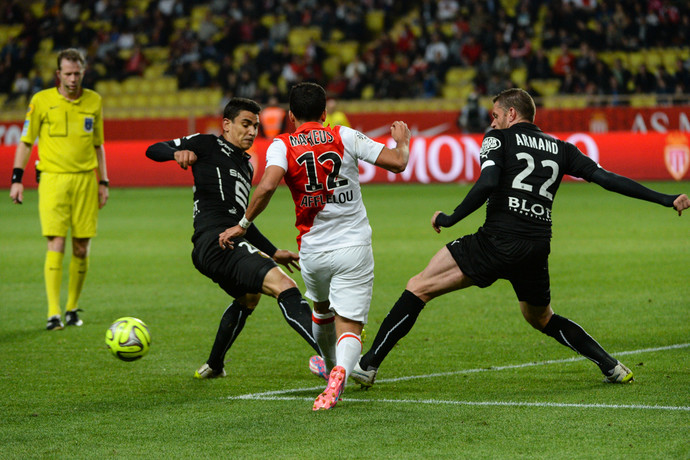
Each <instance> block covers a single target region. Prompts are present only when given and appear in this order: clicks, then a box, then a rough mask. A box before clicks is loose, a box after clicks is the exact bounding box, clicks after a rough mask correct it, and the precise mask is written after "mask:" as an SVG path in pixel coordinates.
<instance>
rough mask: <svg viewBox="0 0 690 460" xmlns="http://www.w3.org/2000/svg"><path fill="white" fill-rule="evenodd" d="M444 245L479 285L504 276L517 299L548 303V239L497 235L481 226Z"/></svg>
mask: <svg viewBox="0 0 690 460" xmlns="http://www.w3.org/2000/svg"><path fill="white" fill-rule="evenodd" d="M446 247H447V248H448V250H449V251H450V253H451V255H452V256H453V258H454V259H455V262H457V264H458V267H460V270H462V272H463V273H464V274H465V275H467V276H468V277H470V278H471V279H472V280H473V281H474V282H475V284H476V285H477V286H479V287H480V288H484V287H487V286H490V285H491V284H493V283H494V281H496V280H497V279H506V280H508V281H510V283H511V284H512V285H513V290H514V291H515V294H516V295H517V298H518V300H520V301H523V302H528V303H530V304H531V305H535V306H539V307H545V306H547V305H549V303H550V302H551V289H550V282H549V252H550V251H551V249H550V242H549V241H548V240H545V241H541V240H527V239H520V238H516V237H514V236H507V235H496V234H493V233H488V232H487V231H486V230H484V229H483V228H480V229H479V230H478V231H477V233H474V234H472V235H467V236H463V237H462V238H459V239H457V240H455V241H451V242H450V243H448V244H447V245H446Z"/></svg>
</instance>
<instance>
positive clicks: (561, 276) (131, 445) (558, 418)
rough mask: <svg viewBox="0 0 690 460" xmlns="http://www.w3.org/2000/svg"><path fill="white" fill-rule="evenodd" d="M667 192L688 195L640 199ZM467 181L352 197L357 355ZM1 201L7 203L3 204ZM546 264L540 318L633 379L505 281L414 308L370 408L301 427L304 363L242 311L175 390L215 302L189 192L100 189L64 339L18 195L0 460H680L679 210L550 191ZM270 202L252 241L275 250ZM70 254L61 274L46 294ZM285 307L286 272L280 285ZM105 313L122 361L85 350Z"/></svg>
mask: <svg viewBox="0 0 690 460" xmlns="http://www.w3.org/2000/svg"><path fill="white" fill-rule="evenodd" d="M649 185H650V186H651V187H653V188H656V189H658V190H661V191H664V192H667V193H674V192H675V193H680V192H688V191H689V190H688V182H683V183H653V184H649ZM468 190H469V186H467V185H408V186H400V185H394V186H374V185H371V186H365V187H364V188H363V194H364V200H365V204H366V206H367V210H368V213H369V218H370V221H371V225H372V228H373V231H374V256H375V260H376V272H375V273H376V280H375V283H374V298H373V302H372V306H371V311H370V315H369V324H368V325H367V326H366V329H365V330H366V336H367V338H366V339H365V343H364V346H365V349H368V347H369V346H370V344H371V341H372V340H373V336H374V335H375V334H376V331H377V330H378V327H379V325H380V323H381V321H382V320H383V318H384V317H385V315H386V313H387V312H388V310H389V309H390V308H391V306H392V305H393V303H394V302H395V301H396V300H397V298H398V297H399V295H400V293H401V292H402V290H403V289H404V287H405V284H406V282H407V280H408V278H410V277H411V276H412V275H414V274H416V273H417V272H419V271H420V270H421V269H422V268H424V266H425V265H426V263H427V262H428V260H429V259H430V257H431V256H432V255H433V254H434V253H435V252H436V251H437V250H438V249H440V248H441V246H442V245H443V244H445V243H446V242H448V241H450V240H451V239H454V238H457V237H458V236H460V235H464V234H466V233H470V232H474V231H475V230H476V228H477V227H478V226H479V225H481V222H482V220H483V217H484V211H483V210H480V211H477V212H476V213H475V214H474V215H472V216H471V217H470V218H468V219H466V220H465V221H463V222H460V223H459V224H457V225H456V226H455V227H454V228H452V229H444V231H443V232H442V234H441V235H437V234H435V233H434V232H433V231H432V229H431V226H430V224H429V219H430V217H431V215H432V214H433V212H434V211H435V210H437V209H439V210H444V211H452V209H453V208H454V207H455V206H456V205H457V203H459V202H460V200H461V199H462V197H463V196H464V195H465V194H466V193H467V191H468ZM4 193H7V191H6V190H5V192H4ZM553 216H554V238H553V241H552V251H551V259H550V267H551V268H550V271H551V277H552V300H553V303H552V305H553V307H554V310H555V311H556V312H558V313H560V314H561V315H564V316H567V317H569V318H571V319H573V320H574V321H576V322H578V323H579V324H581V325H582V326H583V327H584V328H585V329H586V330H587V331H588V332H589V333H590V334H592V335H593V336H594V337H595V338H596V339H597V340H598V341H599V342H600V343H601V344H602V345H603V346H604V347H605V348H606V349H607V350H608V351H609V352H611V353H612V354H614V355H615V356H617V357H619V359H620V360H621V361H623V362H624V363H626V364H627V365H628V366H629V367H630V368H631V369H633V371H634V372H635V375H636V382H634V383H633V384H631V385H627V386H619V385H605V384H603V383H602V382H601V375H600V373H599V370H598V368H597V367H596V366H595V365H594V364H592V363H590V362H588V361H586V360H583V359H581V358H579V357H578V356H576V355H575V354H574V353H573V352H571V351H570V350H569V349H566V348H565V347H563V346H561V345H559V344H558V343H556V342H555V341H554V340H553V339H551V338H549V337H546V336H545V335H543V334H541V333H539V332H537V331H535V330H532V329H531V328H530V326H529V325H528V324H527V323H526V322H525V321H524V320H523V319H522V316H521V314H520V312H519V308H518V306H517V301H516V299H515V297H514V294H513V292H512V290H511V288H510V285H509V283H507V282H505V281H499V282H497V283H496V284H495V285H493V286H492V287H490V288H488V289H478V288H470V289H466V290H464V291H460V292H455V293H452V294H449V295H446V296H443V297H441V298H439V299H436V300H434V301H432V302H431V303H430V304H429V305H427V307H426V308H425V310H424V311H423V312H422V314H421V315H420V317H419V320H418V321H417V324H416V326H415V328H413V330H412V331H411V333H410V334H409V335H408V336H407V337H406V338H405V339H403V340H402V341H401V342H400V343H399V344H398V346H397V347H396V348H395V349H394V350H393V352H392V353H391V354H390V355H389V357H388V359H387V360H386V361H385V362H384V364H383V366H382V367H381V369H380V371H379V377H378V378H379V380H378V381H377V384H376V385H375V386H374V388H372V389H371V390H369V391H363V390H361V389H359V388H356V387H354V386H348V387H347V388H346V391H345V393H344V395H343V401H342V402H341V403H340V404H338V406H337V407H336V408H335V409H334V410H331V411H321V412H317V413H313V412H312V411H311V405H312V402H313V400H314V398H315V397H316V396H317V395H318V393H319V392H320V391H321V389H322V386H323V385H322V382H321V381H319V380H317V379H316V378H315V377H313V376H312V375H311V374H310V373H309V371H308V367H307V362H308V359H309V357H310V355H311V350H310V349H309V348H308V347H307V346H306V345H305V344H304V343H303V342H302V341H301V339H300V338H299V336H298V335H297V334H295V333H294V332H293V331H292V329H290V328H289V327H288V326H287V325H286V324H285V322H284V320H283V318H282V315H281V314H280V312H279V310H278V308H277V305H276V302H275V300H274V299H271V298H268V297H266V298H264V299H262V301H261V303H260V304H259V307H258V308H257V310H256V311H255V313H254V314H253V315H252V316H251V317H250V318H249V320H248V322H247V325H246V327H245V329H244V331H243V333H242V335H241V336H240V337H239V339H238V341H237V342H236V343H235V345H234V346H233V348H232V349H231V351H230V353H229V354H228V362H227V363H226V369H227V371H228V374H229V375H228V378H226V379H219V380H213V381H197V380H194V379H192V375H193V373H194V370H195V369H196V368H197V367H198V366H199V365H201V364H202V363H203V362H204V361H205V360H206V358H207V355H208V351H209V349H210V345H211V343H212V340H213V337H214V334H215V330H216V327H217V323H218V320H219V318H220V315H221V314H222V312H223V310H224V308H225V307H226V306H227V304H228V303H229V298H228V297H227V296H226V295H225V294H224V293H223V292H222V291H221V290H220V289H219V288H218V287H217V286H215V285H214V284H213V283H212V282H211V281H210V280H208V279H206V278H204V277H203V276H202V275H200V274H199V273H197V272H196V271H195V269H194V267H193V266H192V263H191V259H190V251H191V247H192V246H191V242H190V237H191V233H192V198H191V190H190V189H189V188H161V189H155V188H152V189H119V188H113V189H112V191H111V198H110V202H109V203H108V205H107V206H106V207H105V208H104V209H103V210H102V212H101V217H100V223H99V235H98V237H97V238H96V239H95V240H94V241H93V245H92V254H91V267H90V271H89V275H88V279H87V281H86V286H85V289H84V292H83V295H82V299H81V302H80V306H81V307H82V308H83V310H84V311H83V313H82V315H81V316H82V318H83V319H84V323H85V324H84V326H83V327H81V328H68V329H66V330H63V331H56V332H47V331H45V330H44V327H45V315H46V307H45V292H44V287H43V261H44V255H45V242H44V239H43V238H42V237H41V236H40V228H39V223H38V212H37V196H36V193H35V191H28V192H27V194H26V196H25V202H24V205H22V206H15V205H12V204H11V202H10V200H9V198H8V197H7V195H5V198H4V199H3V200H0V222H1V226H0V237H1V241H2V243H1V245H0V261H1V263H0V311H1V312H2V315H1V318H2V324H1V325H0V386H1V388H2V399H1V401H2V402H0V407H1V408H2V410H1V412H2V415H1V416H0V457H2V458H6V459H26V458H137V457H138V458H257V459H263V458H295V459H302V458H315V459H316V458H352V459H358V458H419V459H426V458H506V459H508V458H509V459H514V458H530V459H532V458H544V459H545V458H567V459H572V458H604V457H606V458H622V457H628V458H654V459H658V458H672V459H677V458H689V456H690V308H689V306H690V283H689V282H688V275H690V241H689V240H688V236H689V235H690V213H689V214H688V215H684V216H682V217H677V216H676V215H675V213H674V211H672V210H670V209H665V208H662V207H660V206H657V205H653V204H650V203H646V202H641V201H638V200H632V199H629V198H626V197H622V196H620V195H616V194H613V193H609V192H606V191H604V190H603V189H601V188H599V187H598V186H596V185H588V184H579V183H567V184H564V185H562V187H561V191H560V192H559V195H558V198H557V200H556V203H555V206H554V209H553ZM293 223H294V214H293V207H292V202H291V199H290V197H289V194H288V193H287V190H285V189H284V188H281V189H279V191H278V192H277V193H276V195H275V197H274V200H273V203H271V205H270V206H269V208H268V209H267V210H266V211H265V212H264V214H263V215H262V216H261V217H260V218H259V219H258V221H257V224H258V225H259V227H260V228H261V229H262V231H263V232H264V233H265V234H266V235H268V236H269V237H270V238H271V239H272V240H273V241H274V242H275V243H276V244H277V245H278V246H280V247H282V248H287V249H293V250H294V249H295V241H294V237H295V234H296V230H295V229H294V226H293ZM68 263H69V256H66V257H65V276H64V279H65V282H64V283H63V305H64V301H65V295H66V274H67V267H68V265H67V264H68ZM293 277H294V278H295V279H296V280H297V282H298V284H299V286H300V289H302V290H303V284H302V280H301V278H300V275H299V274H297V275H293ZM121 316H136V317H139V318H141V319H142V320H144V321H145V322H146V323H147V324H148V325H149V328H150V330H151V333H152V337H153V343H152V346H151V350H150V352H149V354H148V355H147V356H145V357H144V358H143V359H141V360H139V361H136V362H132V363H126V362H120V361H118V360H116V359H115V358H114V357H113V356H111V355H110V353H108V351H107V350H106V348H105V345H104V336H105V330H106V328H107V327H108V325H109V324H110V323H111V322H112V321H113V320H115V319H116V318H119V317H121Z"/></svg>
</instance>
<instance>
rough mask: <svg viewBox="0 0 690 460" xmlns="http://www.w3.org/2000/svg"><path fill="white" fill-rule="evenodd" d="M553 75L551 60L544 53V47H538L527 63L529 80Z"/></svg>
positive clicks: (542, 78)
mask: <svg viewBox="0 0 690 460" xmlns="http://www.w3.org/2000/svg"><path fill="white" fill-rule="evenodd" d="M551 77H552V73H551V62H549V58H548V57H547V56H546V53H544V49H543V48H537V49H536V50H535V51H534V54H532V56H530V59H529V61H528V63H527V78H528V79H529V80H534V79H537V80H539V79H541V80H544V79H548V78H551Z"/></svg>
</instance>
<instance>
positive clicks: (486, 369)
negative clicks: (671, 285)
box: [227, 343, 690, 407]
mask: <svg viewBox="0 0 690 460" xmlns="http://www.w3.org/2000/svg"><path fill="white" fill-rule="evenodd" d="M687 347H690V343H680V344H676V345H668V346H665V347H656V348H643V349H641V350H630V351H621V352H619V353H614V354H615V355H616V356H622V355H636V354H638V353H651V352H655V351H665V350H677V349H680V348H687ZM584 359H586V358H584V357H582V356H576V357H573V358H565V359H552V360H548V361H534V362H531V363H523V364H509V365H507V366H492V367H483V368H477V369H462V370H459V371H452V372H437V373H434V374H424V375H409V376H406V377H395V378H389V379H377V380H376V382H377V383H386V382H402V381H406V380H417V379H429V378H435V377H448V376H452V375H462V374H475V373H478V372H490V371H503V370H506V369H520V368H524V367H533V366H543V365H546V364H561V363H570V362H574V361H582V360H584ZM322 389H323V385H321V386H315V387H305V388H293V389H287V390H275V391H265V392H262V393H250V394H246V395H239V396H228V397H227V398H228V399H270V398H269V397H271V396H274V395H283V394H289V393H299V392H302V391H314V390H322ZM275 399H279V398H275ZM295 399H301V398H295ZM358 401H360V400H358ZM377 401H385V400H383V399H380V400H377ZM486 404H487V405H488V404H490V403H486ZM495 404H496V405H499V404H501V403H495ZM517 404H522V403H514V405H517ZM530 404H531V403H530ZM525 405H529V404H528V403H525ZM543 405H548V403H544V404H543ZM649 407H656V406H649Z"/></svg>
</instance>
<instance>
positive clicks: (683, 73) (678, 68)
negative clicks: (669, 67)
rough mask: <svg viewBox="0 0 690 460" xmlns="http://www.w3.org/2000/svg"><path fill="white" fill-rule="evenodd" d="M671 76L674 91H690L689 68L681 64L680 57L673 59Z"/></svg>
mask: <svg viewBox="0 0 690 460" xmlns="http://www.w3.org/2000/svg"><path fill="white" fill-rule="evenodd" d="M673 78H674V80H675V88H676V89H675V92H676V93H678V92H680V93H681V94H682V93H690V70H689V69H688V68H687V67H686V66H685V65H684V64H683V60H682V59H680V58H678V59H676V61H675V70H674V72H673Z"/></svg>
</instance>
